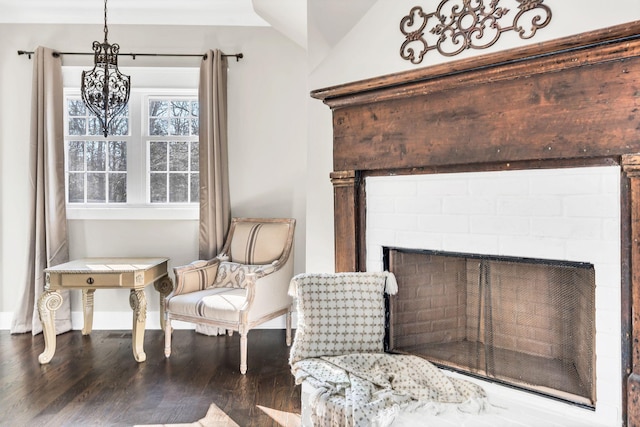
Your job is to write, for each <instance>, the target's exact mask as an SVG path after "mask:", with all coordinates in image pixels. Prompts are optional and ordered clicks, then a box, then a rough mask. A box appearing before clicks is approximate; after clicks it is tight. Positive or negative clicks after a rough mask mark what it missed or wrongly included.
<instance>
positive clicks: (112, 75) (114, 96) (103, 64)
mask: <svg viewBox="0 0 640 427" xmlns="http://www.w3.org/2000/svg"><path fill="white" fill-rule="evenodd" d="M108 34H109V29H108V27H107V0H104V42H103V43H100V42H98V41H94V42H93V52H94V55H93V61H94V65H93V70H91V71H83V72H82V83H81V88H80V91H81V93H82V100H83V101H84V103H85V105H86V106H87V108H88V109H89V111H91V112H92V113H93V114H95V115H96V117H98V120H100V126H101V128H102V133H103V134H104V136H105V137H106V136H107V135H108V134H109V125H110V124H111V120H112V119H113V118H114V117H115V116H117V115H118V114H119V113H121V112H122V110H124V109H125V108H126V106H127V103H128V102H129V93H130V91H131V78H130V77H129V76H127V75H124V74H122V73H121V72H120V71H119V70H118V52H119V51H120V46H119V45H118V44H116V43H114V44H109V42H108V41H107V36H108Z"/></svg>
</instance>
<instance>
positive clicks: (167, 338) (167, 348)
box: [164, 319, 173, 358]
mask: <svg viewBox="0 0 640 427" xmlns="http://www.w3.org/2000/svg"><path fill="white" fill-rule="evenodd" d="M171 332H173V329H172V328H171V320H170V319H166V320H165V325H164V357H166V358H169V356H171Z"/></svg>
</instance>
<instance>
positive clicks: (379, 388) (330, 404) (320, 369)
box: [292, 353, 490, 427]
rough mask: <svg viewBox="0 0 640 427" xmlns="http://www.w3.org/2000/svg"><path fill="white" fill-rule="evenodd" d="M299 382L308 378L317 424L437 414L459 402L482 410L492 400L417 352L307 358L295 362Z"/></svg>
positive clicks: (353, 424)
mask: <svg viewBox="0 0 640 427" xmlns="http://www.w3.org/2000/svg"><path fill="white" fill-rule="evenodd" d="M292 372H293V374H294V376H295V378H296V383H298V384H300V383H302V381H308V382H309V383H310V384H311V385H312V386H313V387H314V388H315V389H316V392H315V393H314V394H313V395H312V396H311V398H310V407H311V412H312V413H311V419H312V422H313V425H314V426H323V427H324V426H331V427H343V426H344V427H368V426H372V427H378V426H389V425H391V423H392V422H393V420H394V418H395V416H396V415H397V414H398V413H399V411H401V410H410V411H411V410H417V409H418V408H420V410H426V411H428V412H429V414H431V415H434V414H437V413H438V412H439V411H443V410H445V409H447V408H450V406H451V405H456V407H457V409H458V410H460V411H463V412H469V413H481V412H484V411H486V410H487V409H488V408H489V407H490V405H489V403H488V400H487V395H486V393H485V392H484V390H483V389H482V388H481V387H480V386H478V385H477V384H474V383H472V382H469V381H466V380H464V379H460V378H453V377H450V376H447V375H446V374H445V373H444V372H443V371H442V370H440V369H439V368H438V367H436V366H435V365H433V364H432V363H430V362H429V361H427V360H425V359H422V358H420V357H417V356H412V355H392V354H387V353H357V354H348V355H344V356H329V357H320V358H310V359H304V360H301V361H299V362H297V363H295V364H294V365H293V366H292Z"/></svg>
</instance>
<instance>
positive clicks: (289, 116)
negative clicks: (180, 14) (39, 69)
mask: <svg viewBox="0 0 640 427" xmlns="http://www.w3.org/2000/svg"><path fill="white" fill-rule="evenodd" d="M101 38H102V26H98V25H9V24H1V25H0V40H2V44H1V45H0V93H1V94H2V98H1V99H0V160H1V164H0V184H1V185H0V197H1V199H0V200H1V208H0V235H1V240H2V244H1V245H0V329H8V328H9V326H10V321H11V313H12V311H13V307H15V305H16V304H17V303H18V301H19V296H20V292H21V289H22V287H23V284H24V283H25V280H26V277H25V275H26V273H25V271H26V266H25V262H26V259H27V258H26V257H27V254H26V251H27V244H28V241H27V240H28V223H27V218H28V216H29V212H27V203H26V194H27V190H28V186H29V182H28V173H27V164H28V141H29V114H30V94H31V75H32V65H33V61H30V60H28V59H27V58H26V57H25V56H18V55H17V53H16V52H17V50H19V49H25V50H33V49H34V48H35V47H36V46H38V45H42V46H47V47H51V48H54V49H59V50H61V51H80V52H86V51H90V48H91V43H92V42H93V40H94V39H101ZM109 40H110V41H111V42H112V43H113V42H117V43H119V44H120V46H121V51H122V52H166V53H200V52H204V51H205V50H206V49H209V48H216V47H219V48H221V49H222V50H223V51H224V52H227V53H236V52H242V53H243V54H244V59H242V60H241V61H240V62H235V60H234V59H232V58H230V62H229V83H228V98H229V123H228V127H229V163H230V164H229V169H230V187H231V188H230V190H231V207H232V214H233V215H234V216H256V217H259V216H266V217H270V216H274V217H276V216H283V217H294V218H296V219H297V220H298V227H297V232H296V242H295V243H296V250H295V257H296V259H295V261H296V262H295V271H296V272H301V271H303V270H304V264H305V251H304V247H305V223H306V221H305V209H306V200H305V199H306V188H305V180H306V178H305V173H306V172H305V163H306V145H305V140H306V129H307V125H306V119H307V113H306V106H307V104H306V100H307V97H308V89H307V71H306V68H305V64H306V61H305V58H306V54H305V51H304V50H303V49H302V48H300V47H299V46H298V45H296V44H295V43H293V42H291V41H289V40H287V39H286V38H284V37H283V36H282V35H280V34H279V33H278V32H276V31H274V30H273V29H271V28H269V27H262V28H248V27H216V28H214V27H182V26H171V27H162V26H140V27H133V26H117V25H116V26H109ZM63 65H74V66H75V65H81V66H84V67H86V68H91V66H92V58H91V57H90V56H87V57H81V56H75V57H72V56H67V57H64V58H63ZM120 65H121V66H142V67H147V66H149V67H150V66H179V67H188V66H195V67H198V66H199V59H198V58H186V59H185V58H141V57H139V58H138V59H136V60H135V61H133V60H132V59H129V58H124V57H123V58H121V59H120ZM132 84H133V85H135V84H136V82H135V81H133V82H132ZM197 229H198V225H197V221H193V220H70V221H69V239H70V255H71V257H73V258H77V257H83V256H133V255H138V256H147V255H148V256H166V257H169V258H170V259H171V261H170V267H173V266H176V265H180V264H184V263H187V262H190V261H192V260H194V259H196V258H197V256H198V253H197V248H198V240H197V239H198V237H197ZM9 266H10V267H9ZM147 293H148V301H149V305H148V310H149V311H150V312H154V311H157V310H158V307H159V305H158V304H159V303H158V298H157V294H156V293H155V291H152V290H151V289H149V290H148V292H147ZM71 301H72V311H73V312H74V327H79V326H81V325H77V324H76V322H75V319H79V318H80V317H79V314H80V313H79V312H80V311H81V305H80V296H79V292H75V291H74V295H73V296H72V300H71ZM95 311H96V317H95V328H96V329H98V328H100V327H101V326H100V323H101V321H102V320H101V319H104V320H105V321H109V319H112V320H113V325H117V326H114V328H115V327H124V328H128V327H130V321H131V320H130V319H131V311H130V308H129V303H128V294H127V291H119V290H104V291H100V292H98V293H97V294H96V298H95ZM122 316H124V318H123V317H122ZM122 319H124V320H122ZM157 324H158V321H157V316H155V315H154V313H151V315H150V316H149V321H148V326H149V327H157ZM120 325H123V326H120Z"/></svg>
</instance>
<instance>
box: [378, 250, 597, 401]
mask: <svg viewBox="0 0 640 427" xmlns="http://www.w3.org/2000/svg"><path fill="white" fill-rule="evenodd" d="M384 261H385V262H384V264H385V267H386V269H387V270H389V271H392V272H393V273H394V274H395V276H396V279H397V281H398V294H397V295H396V296H393V297H391V301H390V306H389V318H390V321H389V324H388V326H389V329H388V336H389V344H388V351H391V352H399V353H405V354H416V355H419V356H421V357H424V358H426V359H427V360H430V361H431V362H433V363H436V364H437V365H440V366H443V367H446V368H453V369H455V370H458V371H461V372H463V373H471V374H474V375H478V376H480V377H483V378H489V379H491V380H496V381H499V382H502V383H504V384H506V385H511V386H516V387H519V388H522V389H524V390H529V391H534V392H538V393H541V394H544V395H548V396H550V397H554V398H559V399H564V400H567V401H569V402H573V403H577V404H582V405H585V406H588V407H591V408H595V402H596V399H595V396H596V394H595V391H596V389H595V332H596V331H595V271H594V267H593V265H592V264H587V263H571V262H565V261H553V260H543V259H529V258H517V257H497V256H491V255H479V254H459V253H451V252H440V251H425V250H415V249H404V248H390V247H386V248H384Z"/></svg>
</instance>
